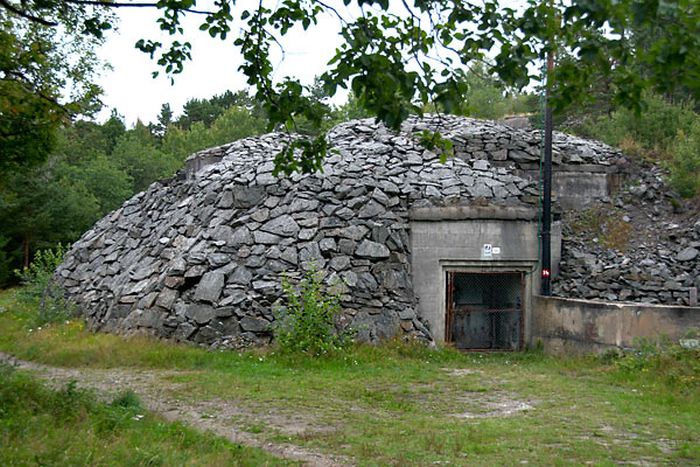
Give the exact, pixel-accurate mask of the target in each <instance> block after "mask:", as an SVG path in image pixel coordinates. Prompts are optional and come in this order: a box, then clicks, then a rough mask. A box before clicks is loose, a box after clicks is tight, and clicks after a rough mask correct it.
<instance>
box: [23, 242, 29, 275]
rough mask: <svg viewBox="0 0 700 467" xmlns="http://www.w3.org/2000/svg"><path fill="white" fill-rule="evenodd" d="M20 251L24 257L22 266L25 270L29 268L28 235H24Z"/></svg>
mask: <svg viewBox="0 0 700 467" xmlns="http://www.w3.org/2000/svg"><path fill="white" fill-rule="evenodd" d="M22 251H23V255H24V258H23V262H22V265H23V267H24V268H25V269H26V268H28V267H29V253H30V250H29V235H25V236H24V239H23V240H22Z"/></svg>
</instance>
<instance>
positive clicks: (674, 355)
mask: <svg viewBox="0 0 700 467" xmlns="http://www.w3.org/2000/svg"><path fill="white" fill-rule="evenodd" d="M0 306H1V307H4V308H5V309H6V310H7V311H5V312H4V313H0V333H1V334H0V350H2V351H5V352H9V353H12V354H13V355H15V356H17V357H19V358H25V359H31V360H35V361H39V362H43V363H47V364H51V365H59V366H69V367H80V368H114V367H128V368H139V369H171V370H182V371H176V372H171V373H168V374H167V375H165V376H163V378H164V379H163V381H162V384H163V388H164V389H163V391H164V395H167V397H174V398H178V399H181V400H185V401H187V400H189V401H191V402H192V403H197V402H201V401H209V402H211V403H212V404H216V403H217V401H219V402H220V401H228V402H230V403H233V404H235V405H236V406H238V407H243V408H245V411H244V412H243V413H239V414H238V415H237V416H236V420H235V422H236V423H237V424H238V426H240V427H241V428H242V429H243V430H245V431H247V432H249V433H254V434H255V436H258V437H261V438H262V439H265V440H267V441H270V442H285V443H287V442H291V443H293V444H297V445H300V446H306V447H309V448H312V449H315V450H318V451H322V452H327V453H333V454H341V455H345V456H348V457H351V458H353V459H354V460H355V461H356V462H357V463H358V464H360V465H428V464H443V463H451V464H461V465H464V464H469V465H494V464H518V463H520V462H523V463H524V462H528V463H530V464H538V465H541V464H552V465H567V464H569V465H570V464H576V465H579V464H585V463H593V464H600V465H613V464H618V463H625V462H641V463H672V464H681V465H697V464H698V463H700V419H698V417H697V414H698V413H700V364H699V363H698V362H700V353H698V352H691V351H680V350H678V349H673V351H669V352H657V353H653V352H647V353H645V354H640V355H630V356H627V357H624V358H621V359H616V358H606V359H600V358H595V357H585V358H581V357H579V358H555V357H550V356H546V355H543V354H541V353H537V352H530V353H503V354H461V353H459V352H456V351H454V350H451V349H438V350H430V349H426V348H425V347H422V346H420V345H410V344H404V343H400V342H389V343H387V344H384V345H382V346H376V347H371V346H358V347H356V348H354V349H353V350H352V351H351V352H349V353H348V354H345V355H338V356H335V357H332V358H324V359H318V360H313V359H308V358H301V357H294V356H289V355H279V354H276V353H275V352H274V351H271V350H267V351H261V350H258V351H250V352H242V353H238V352H208V351H206V350H203V349H199V348H195V347H190V346H182V345H175V344H172V343H167V342H162V341H157V340H152V339H147V338H143V337H140V338H131V339H124V338H121V337H117V336H112V335H105V334H93V333H90V332H88V331H86V330H85V329H84V327H83V326H82V324H80V323H79V322H77V321H72V322H70V323H68V324H66V323H63V324H59V325H51V326H49V327H48V328H46V327H44V328H42V329H41V330H38V329H32V330H31V331H29V329H30V327H29V326H31V324H30V323H31V322H32V321H31V315H32V313H33V311H32V309H31V308H30V307H24V306H23V305H22V304H21V303H18V302H17V301H16V299H15V298H14V294H13V292H12V291H5V292H2V293H0ZM175 383H177V384H175ZM519 409H526V410H519ZM294 425H296V426H294ZM299 425H301V426H302V427H304V429H302V430H300V429H292V428H298V427H299ZM202 436H205V435H202ZM193 459H196V457H195V458H193ZM197 462H199V461H197ZM185 463H187V462H185Z"/></svg>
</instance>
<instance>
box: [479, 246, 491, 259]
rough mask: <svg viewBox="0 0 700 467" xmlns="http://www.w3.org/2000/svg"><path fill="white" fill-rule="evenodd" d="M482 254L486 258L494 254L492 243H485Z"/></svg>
mask: <svg viewBox="0 0 700 467" xmlns="http://www.w3.org/2000/svg"><path fill="white" fill-rule="evenodd" d="M481 256H483V257H484V258H490V257H491V256H493V247H492V245H491V244H490V243H484V247H483V248H482V250H481Z"/></svg>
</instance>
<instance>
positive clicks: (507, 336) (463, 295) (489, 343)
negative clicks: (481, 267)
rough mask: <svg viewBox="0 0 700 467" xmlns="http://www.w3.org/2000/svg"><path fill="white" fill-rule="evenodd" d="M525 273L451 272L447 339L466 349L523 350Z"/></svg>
mask: <svg viewBox="0 0 700 467" xmlns="http://www.w3.org/2000/svg"><path fill="white" fill-rule="evenodd" d="M523 279H524V277H523V273H519V272H503V273H493V272H489V273H472V272H458V271H448V272H447V316H446V317H445V318H446V319H445V341H446V342H448V343H452V344H453V345H454V346H455V347H457V348H459V349H463V350H519V349H521V348H522V335H523V306H522V299H523V290H524V281H523Z"/></svg>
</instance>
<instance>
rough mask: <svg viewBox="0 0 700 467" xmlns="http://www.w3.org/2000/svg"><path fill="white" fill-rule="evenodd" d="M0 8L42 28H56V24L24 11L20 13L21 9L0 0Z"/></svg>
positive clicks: (5, 0)
mask: <svg viewBox="0 0 700 467" xmlns="http://www.w3.org/2000/svg"><path fill="white" fill-rule="evenodd" d="M0 6H2V7H3V8H5V9H6V10H8V11H11V12H12V13H14V14H16V15H18V16H21V17H22V18H25V19H28V20H29V21H31V22H33V23H38V24H42V25H44V26H49V27H54V26H58V23H57V22H55V21H49V20H47V19H44V18H42V17H40V16H35V15H33V14H31V13H28V12H26V11H22V10H21V9H19V8H17V7H16V6H14V5H13V4H11V3H10V2H8V1H7V0H0Z"/></svg>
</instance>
